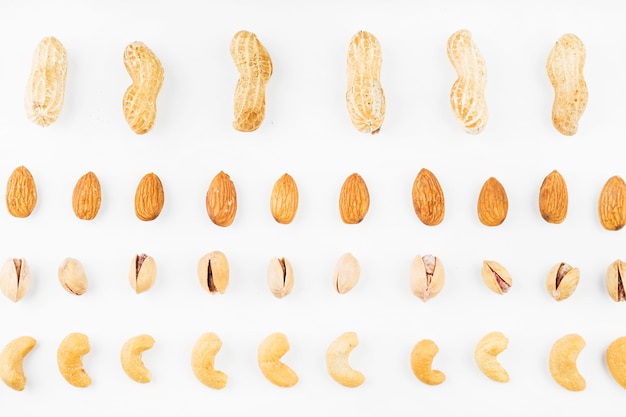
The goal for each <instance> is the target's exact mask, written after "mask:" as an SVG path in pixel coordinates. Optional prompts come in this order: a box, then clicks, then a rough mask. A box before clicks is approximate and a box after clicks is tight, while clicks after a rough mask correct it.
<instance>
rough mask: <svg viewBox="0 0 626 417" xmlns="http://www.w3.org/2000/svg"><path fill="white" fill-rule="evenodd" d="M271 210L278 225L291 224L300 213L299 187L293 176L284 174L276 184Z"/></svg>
mask: <svg viewBox="0 0 626 417" xmlns="http://www.w3.org/2000/svg"><path fill="white" fill-rule="evenodd" d="M270 210H271V212H272V217H274V220H276V221H277V222H278V223H281V224H289V223H291V222H292V221H293V218H294V217H295V216H296V212H297V211H298V186H297V184H296V181H295V180H294V179H293V177H292V176H291V175H289V174H284V175H283V176H282V177H280V178H279V179H278V180H276V182H275V183H274V187H273V188H272V195H271V197H270Z"/></svg>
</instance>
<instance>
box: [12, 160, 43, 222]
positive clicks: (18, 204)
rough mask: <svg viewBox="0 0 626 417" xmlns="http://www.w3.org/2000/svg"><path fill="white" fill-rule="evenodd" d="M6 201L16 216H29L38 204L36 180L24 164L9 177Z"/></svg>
mask: <svg viewBox="0 0 626 417" xmlns="http://www.w3.org/2000/svg"><path fill="white" fill-rule="evenodd" d="M6 202H7V209H8V210H9V213H11V215H12V216H15V217H28V216H29V215H30V213H32V212H33V210H34V209H35V205H37V187H36V186H35V180H34V179H33V176H32V175H31V173H30V171H29V170H28V169H27V168H26V167H25V166H23V165H22V166H19V167H17V168H15V170H14V171H13V173H12V174H11V176H10V177H9V181H8V182H7V190H6Z"/></svg>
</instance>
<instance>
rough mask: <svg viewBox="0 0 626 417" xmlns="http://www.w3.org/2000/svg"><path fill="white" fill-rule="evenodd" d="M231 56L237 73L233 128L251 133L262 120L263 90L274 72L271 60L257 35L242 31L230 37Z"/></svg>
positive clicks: (263, 113)
mask: <svg viewBox="0 0 626 417" xmlns="http://www.w3.org/2000/svg"><path fill="white" fill-rule="evenodd" d="M230 55H231V57H232V59H233V62H234V63H235V66H236V67H237V71H239V79H238V80H237V86H236V88H235V121H234V122H233V127H234V128H235V129H237V130H239V131H240V132H252V131H254V130H257V129H258V128H259V126H261V123H262V122H263V119H264V118H265V90H266V86H267V82H268V81H269V79H270V77H271V76H272V72H273V66H272V59H271V58H270V55H269V53H268V52H267V50H266V49H265V47H264V46H263V45H262V44H261V42H260V41H259V40H258V38H257V37H256V35H255V34H254V33H251V32H247V31H245V30H242V31H239V32H237V33H236V34H235V36H233V39H232V41H231V43H230Z"/></svg>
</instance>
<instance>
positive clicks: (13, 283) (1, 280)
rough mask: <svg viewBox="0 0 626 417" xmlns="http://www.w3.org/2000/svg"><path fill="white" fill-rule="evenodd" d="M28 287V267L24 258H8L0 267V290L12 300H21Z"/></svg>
mask: <svg viewBox="0 0 626 417" xmlns="http://www.w3.org/2000/svg"><path fill="white" fill-rule="evenodd" d="M29 287H30V267H29V266H28V263H27V262H26V259H24V258H9V259H7V260H6V261H5V262H4V264H3V265H2V268H0V290H2V292H3V293H4V295H6V296H7V298H8V299H9V300H11V301H13V302H17V301H19V300H21V299H22V298H23V297H24V296H25V295H26V292H27V291H28V288H29Z"/></svg>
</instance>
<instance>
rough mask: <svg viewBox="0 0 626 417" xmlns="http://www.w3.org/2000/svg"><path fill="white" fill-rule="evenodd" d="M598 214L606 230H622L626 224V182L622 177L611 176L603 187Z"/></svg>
mask: <svg viewBox="0 0 626 417" xmlns="http://www.w3.org/2000/svg"><path fill="white" fill-rule="evenodd" d="M598 215H599V217H600V223H601V224H602V227H604V228H605V229H606V230H620V229H621V228H622V227H624V225H625V224H626V183H624V180H623V179H622V178H621V177H619V176H617V175H615V176H613V177H611V178H609V180H608V181H607V182H606V184H604V187H602V191H601V192H600V198H599V200H598Z"/></svg>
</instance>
